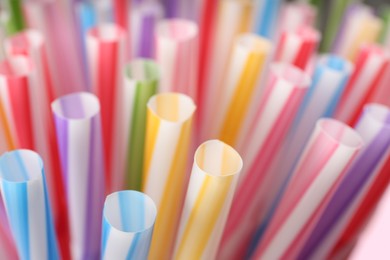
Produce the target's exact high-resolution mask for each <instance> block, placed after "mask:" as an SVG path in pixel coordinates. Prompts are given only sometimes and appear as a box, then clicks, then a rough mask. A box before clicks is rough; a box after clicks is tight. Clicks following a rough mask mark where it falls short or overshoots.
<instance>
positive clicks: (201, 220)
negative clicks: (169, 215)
mask: <svg viewBox="0 0 390 260" xmlns="http://www.w3.org/2000/svg"><path fill="white" fill-rule="evenodd" d="M242 165H243V163H242V159H241V157H240V155H239V154H238V153H237V152H236V151H235V150H234V149H233V148H232V147H230V146H228V145H226V144H225V143H223V142H221V141H219V140H211V141H207V142H205V143H203V144H201V145H200V146H199V147H198V149H197V150H196V153H195V156H194V166H193V168H192V173H191V178H190V182H189V186H188V190H187V195H186V199H185V202H184V206H183V213H182V217H181V220H180V226H179V232H178V237H177V242H176V247H175V254H174V259H192V258H193V259H215V257H216V253H217V249H218V245H219V241H220V240H221V236H222V232H223V228H224V226H225V223H226V219H227V216H228V213H229V209H230V205H231V203H232V199H233V195H234V192H235V189H236V185H237V181H238V177H239V174H240V171H241V168H242Z"/></svg>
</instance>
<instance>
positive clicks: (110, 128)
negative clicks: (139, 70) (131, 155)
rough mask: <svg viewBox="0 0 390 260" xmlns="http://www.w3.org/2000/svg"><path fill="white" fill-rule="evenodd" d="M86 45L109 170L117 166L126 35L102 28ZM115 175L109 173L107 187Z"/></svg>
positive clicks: (109, 26) (110, 27)
mask: <svg viewBox="0 0 390 260" xmlns="http://www.w3.org/2000/svg"><path fill="white" fill-rule="evenodd" d="M86 44H87V54H88V55H87V57H88V64H89V69H90V70H89V72H90V79H91V83H92V90H93V92H94V93H95V94H96V96H97V97H98V98H99V101H100V105H101V118H102V130H103V144H104V155H105V157H104V158H105V163H106V167H107V169H111V167H112V164H114V163H115V162H114V158H113V157H112V154H113V139H114V138H115V137H114V135H115V133H114V114H115V113H116V111H115V105H116V103H117V102H118V98H120V96H119V95H118V93H117V92H118V88H119V87H120V85H121V83H122V81H121V79H122V67H123V64H124V63H125V60H124V58H125V32H124V31H123V30H122V29H121V28H120V27H118V26H117V25H114V24H103V25H100V26H98V27H95V28H93V29H91V30H90V31H89V32H88V34H87V38H86ZM113 174H114V173H113V172H110V171H106V182H107V185H108V187H110V186H111V178H112V175H113Z"/></svg>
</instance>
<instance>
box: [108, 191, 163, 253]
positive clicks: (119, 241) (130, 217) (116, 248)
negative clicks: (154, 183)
mask: <svg viewBox="0 0 390 260" xmlns="http://www.w3.org/2000/svg"><path fill="white" fill-rule="evenodd" d="M156 215H157V209H156V205H155V204H154V202H153V200H152V199H151V198H149V197H148V196H146V195H145V194H143V193H141V192H137V191H132V190H126V191H119V192H115V193H112V194H110V195H108V196H107V198H106V201H105V203H104V209H103V231H102V234H103V239H102V252H101V255H102V259H107V260H109V259H118V260H122V259H123V260H125V259H139V260H146V259H147V257H148V254H149V247H150V240H151V238H152V234H153V227H154V221H155V219H156Z"/></svg>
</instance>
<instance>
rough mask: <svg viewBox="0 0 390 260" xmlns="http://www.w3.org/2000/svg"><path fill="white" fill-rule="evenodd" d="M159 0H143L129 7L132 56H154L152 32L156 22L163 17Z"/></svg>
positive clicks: (153, 32)
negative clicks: (157, 0)
mask: <svg viewBox="0 0 390 260" xmlns="http://www.w3.org/2000/svg"><path fill="white" fill-rule="evenodd" d="M163 16H164V9H163V7H162V6H161V3H160V2H156V1H143V2H141V3H140V4H139V5H136V6H134V8H132V9H131V26H132V27H131V34H132V35H131V37H132V43H133V44H132V48H133V50H132V52H133V57H134V58H137V57H143V58H153V57H154V44H155V42H154V38H153V36H154V34H155V27H156V25H157V23H158V22H159V21H160V20H161V19H162V18H163Z"/></svg>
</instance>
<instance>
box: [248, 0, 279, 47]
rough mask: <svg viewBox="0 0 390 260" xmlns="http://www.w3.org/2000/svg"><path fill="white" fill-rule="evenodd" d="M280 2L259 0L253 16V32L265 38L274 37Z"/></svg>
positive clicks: (276, 0)
mask: <svg viewBox="0 0 390 260" xmlns="http://www.w3.org/2000/svg"><path fill="white" fill-rule="evenodd" d="M280 5H281V1H280V0H259V1H257V2H256V6H255V11H254V12H255V14H254V16H253V18H254V20H253V25H252V27H253V32H255V33H256V34H258V35H260V36H263V37H265V38H269V39H272V38H273V37H274V36H275V32H276V26H277V16H278V12H279V8H280Z"/></svg>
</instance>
